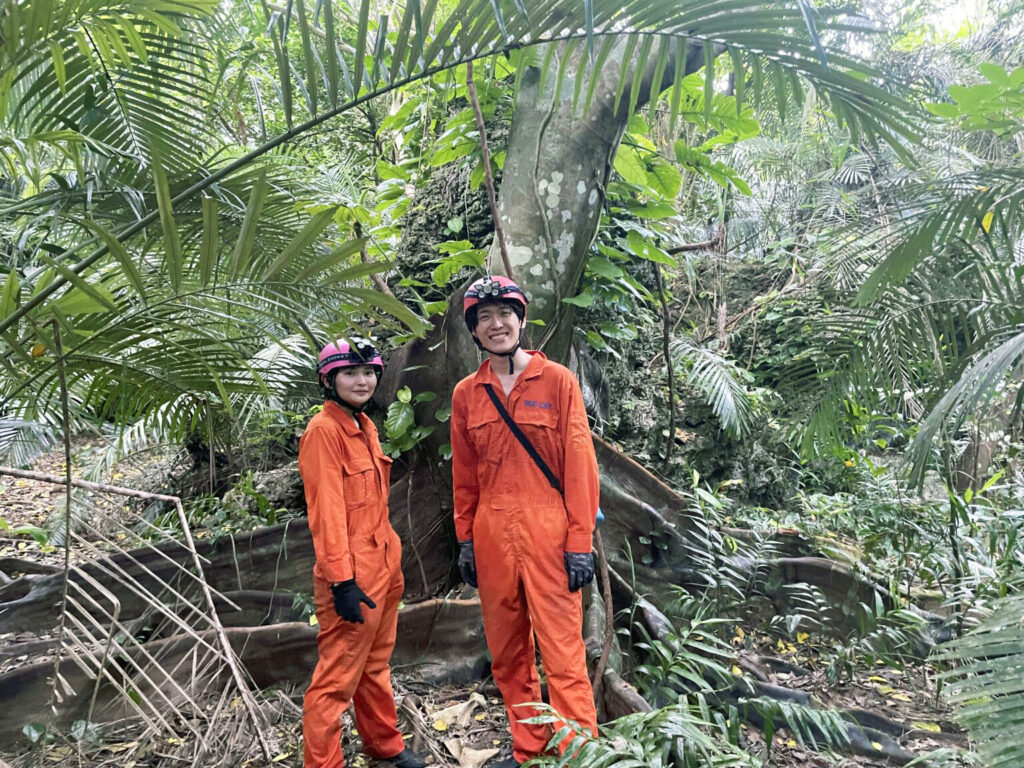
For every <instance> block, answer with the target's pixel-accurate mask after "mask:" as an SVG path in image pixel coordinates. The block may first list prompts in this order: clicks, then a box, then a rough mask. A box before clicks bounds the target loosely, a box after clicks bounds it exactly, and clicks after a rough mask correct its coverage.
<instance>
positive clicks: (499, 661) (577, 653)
mask: <svg viewBox="0 0 1024 768" xmlns="http://www.w3.org/2000/svg"><path fill="white" fill-rule="evenodd" d="M501 507H504V508H501ZM565 529H566V522H565V511H564V510H563V509H560V508H558V509H556V508H552V507H550V506H549V505H531V504H526V503H524V499H522V498H518V497H515V498H510V499H508V503H503V497H497V498H493V499H491V506H489V507H487V508H479V509H478V510H477V516H476V519H475V521H474V531H473V539H474V548H475V553H476V563H477V576H478V580H479V584H480V607H481V611H482V613H483V620H484V632H485V633H486V635H487V647H488V649H489V650H490V652H491V658H492V660H493V661H492V672H493V674H494V681H495V683H496V684H497V685H498V688H499V690H500V691H501V694H502V696H503V697H504V699H505V707H506V709H507V711H508V716H509V722H510V724H511V730H512V742H513V756H514V757H515V759H516V760H518V761H519V762H525V761H526V760H528V759H530V758H531V757H536V756H537V755H539V754H541V753H542V752H544V751H545V750H546V749H547V744H548V742H549V741H550V739H551V735H552V730H551V728H550V727H549V726H545V725H531V724H526V723H522V722H519V721H520V720H521V719H523V718H528V717H533V716H534V715H536V714H537V713H536V711H535V710H533V709H532V708H530V707H523V706H518V705H522V704H525V703H528V702H538V701H540V695H541V694H540V685H539V682H538V676H537V668H536V664H535V661H534V658H535V657H534V644H533V632H534V630H536V632H537V637H538V639H539V641H540V649H541V659H542V660H543V662H544V668H545V671H546V672H547V676H548V688H549V691H550V694H551V705H552V706H553V707H554V708H555V709H556V710H557V711H558V712H559V713H560V714H562V715H564V716H565V717H568V718H571V719H573V720H576V721H577V722H578V723H579V724H580V725H581V726H582V727H583V728H586V729H589V730H591V731H592V732H596V727H597V714H596V711H595V709H594V697H593V693H592V691H591V689H590V681H589V678H588V676H587V667H586V652H585V650H584V647H583V635H582V629H583V627H582V623H583V619H582V601H581V597H580V594H579V593H576V594H571V593H570V592H569V581H568V577H567V576H566V573H565V567H564V565H563V561H562V555H563V553H564V545H563V542H564V541H565Z"/></svg>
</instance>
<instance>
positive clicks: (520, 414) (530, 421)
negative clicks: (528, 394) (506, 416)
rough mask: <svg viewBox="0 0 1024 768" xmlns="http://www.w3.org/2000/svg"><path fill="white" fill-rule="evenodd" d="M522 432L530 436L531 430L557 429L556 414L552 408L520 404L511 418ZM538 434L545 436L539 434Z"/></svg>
mask: <svg viewBox="0 0 1024 768" xmlns="http://www.w3.org/2000/svg"><path fill="white" fill-rule="evenodd" d="M513 418H514V419H515V420H516V423H517V424H518V425H519V426H520V427H522V428H523V432H525V433H526V434H527V435H531V436H532V432H531V429H532V430H547V429H553V430H557V429H558V412H557V411H556V410H555V409H554V408H541V407H538V406H529V405H523V404H521V405H520V406H519V408H517V409H516V415H515V416H513ZM538 434H546V433H544V432H540V433H538Z"/></svg>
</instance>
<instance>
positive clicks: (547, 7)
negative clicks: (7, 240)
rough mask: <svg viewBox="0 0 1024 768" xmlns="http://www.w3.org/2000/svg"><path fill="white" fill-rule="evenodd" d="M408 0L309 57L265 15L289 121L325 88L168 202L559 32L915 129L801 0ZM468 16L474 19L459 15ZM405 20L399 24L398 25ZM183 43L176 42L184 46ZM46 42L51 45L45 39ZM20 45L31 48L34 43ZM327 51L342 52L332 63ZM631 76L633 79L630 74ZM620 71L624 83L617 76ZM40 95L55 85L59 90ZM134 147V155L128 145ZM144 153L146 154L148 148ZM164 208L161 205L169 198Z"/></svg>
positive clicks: (172, 150)
mask: <svg viewBox="0 0 1024 768" xmlns="http://www.w3.org/2000/svg"><path fill="white" fill-rule="evenodd" d="M24 2H27V0H22V3H24ZM410 3H411V4H413V5H414V6H415V7H414V10H413V11H412V12H411V13H402V14H400V15H401V17H402V18H403V19H408V20H409V21H408V24H406V23H403V24H402V27H401V28H400V31H399V32H398V33H392V34H391V35H389V34H388V27H387V24H386V23H385V22H382V21H379V20H378V21H376V22H374V21H373V20H372V19H371V14H370V0H363V2H362V3H361V4H360V8H359V14H358V18H359V23H358V25H357V29H356V37H355V44H354V47H353V53H352V54H351V57H350V58H346V57H347V54H343V53H341V52H340V51H339V49H338V48H330V49H328V48H325V49H324V50H323V51H320V50H317V51H316V54H317V55H314V56H310V55H309V53H310V50H309V46H310V45H311V44H312V43H313V41H312V39H311V38H310V36H309V35H308V34H307V35H306V36H305V37H304V38H303V39H302V41H301V42H302V45H301V46H300V47H299V49H300V50H301V51H302V55H301V56H299V57H297V59H296V60H295V61H292V60H291V59H289V55H290V54H289V47H288V45H287V40H286V39H285V36H286V35H287V34H293V35H299V36H300V37H301V36H302V34H303V32H302V30H303V29H306V25H303V24H301V23H300V24H297V25H291V24H290V15H289V14H280V13H277V12H274V14H273V15H272V16H270V17H269V18H267V20H266V21H267V23H268V25H269V28H270V31H271V34H272V36H273V42H274V47H275V50H276V51H277V60H278V69H279V72H278V79H279V81H280V83H281V88H280V91H281V98H282V103H283V106H284V108H285V111H286V114H287V115H288V122H289V124H291V111H292V109H291V96H290V94H291V84H292V78H293V76H295V81H296V82H297V83H301V84H304V87H305V88H306V90H307V91H309V89H310V88H320V87H323V88H324V89H325V90H326V91H327V93H326V95H327V98H325V99H317V98H309V99H308V100H307V101H308V103H309V105H310V107H311V114H310V117H309V119H308V120H306V121H305V122H304V123H302V124H299V125H294V126H293V127H291V128H290V129H289V130H288V131H287V132H285V133H283V134H281V135H279V136H276V137H274V138H272V139H270V140H269V141H267V142H265V143H264V144H263V145H261V146H259V147H257V148H255V149H253V150H252V151H250V152H249V153H247V154H246V155H244V156H242V157H239V158H237V159H236V160H235V161H233V162H231V163H227V164H225V165H223V166H221V167H220V168H219V169H218V170H216V171H214V172H211V173H209V174H207V175H205V176H203V177H202V178H200V179H198V180H195V181H194V182H193V183H191V184H189V185H188V186H187V187H186V188H184V189H182V190H181V191H180V192H179V193H178V194H176V195H175V196H174V198H173V199H172V200H171V201H170V204H171V206H172V207H173V208H174V209H175V210H176V209H177V207H179V206H181V205H183V204H185V203H186V202H187V201H189V200H191V199H192V198H194V197H195V196H197V195H198V194H200V193H202V192H203V191H204V190H207V189H209V188H210V187H211V186H212V185H214V184H217V183H218V182H221V181H222V180H224V179H226V178H228V177H229V176H231V175H232V174H233V173H235V172H236V171H238V170H240V169H242V168H245V167H248V166H250V165H251V164H252V163H253V162H254V161H255V160H256V159H257V158H259V157H262V156H263V155H265V154H267V153H269V152H271V151H273V150H274V149H275V148H277V147H279V146H280V145H282V144H284V143H286V142H288V141H291V140H293V139H295V138H296V137H298V136H300V135H302V134H304V133H307V132H309V131H310V130H313V129H314V128H316V127H318V126H319V125H321V124H323V123H324V122H325V121H327V120H329V119H331V118H333V117H335V116H336V115H339V114H341V113H343V112H345V111H347V110H349V109H351V108H352V107H354V106H357V105H359V104H362V103H364V102H366V101H367V100H369V99H372V98H375V97H377V96H380V95H383V94H385V93H388V92H391V91H393V90H395V89H396V88H399V87H401V86H403V85H405V84H408V83H411V82H413V81H415V80H419V79H422V78H425V77H428V76H430V75H432V74H434V73H436V72H439V71H442V70H444V69H449V68H452V67H454V66H457V65H458V64H460V63H462V62H465V61H468V60H470V59H475V58H481V57H486V56H491V55H495V54H500V53H505V52H510V51H512V50H515V49H518V48H521V47H523V46H534V45H539V44H543V43H546V42H556V41H559V40H572V39H583V38H587V39H593V38H606V37H609V38H621V37H622V36H624V35H631V34H632V35H638V36H639V37H640V38H641V39H643V40H648V42H646V43H643V42H642V43H641V48H642V49H643V50H649V49H651V48H653V46H652V45H651V44H650V43H649V36H651V35H656V36H665V35H668V36H670V37H673V38H675V39H676V40H677V41H682V40H686V41H688V42H689V43H690V44H691V45H689V47H690V48H691V49H693V50H695V51H703V52H704V53H703V55H702V58H704V59H706V61H705V64H706V66H707V67H708V72H711V71H712V67H713V59H714V57H715V56H717V55H718V54H719V53H720V52H721V51H723V50H726V49H728V50H730V51H731V52H733V53H734V54H735V55H734V56H733V61H734V65H735V64H736V62H739V66H740V68H741V69H743V70H744V71H750V72H755V73H759V72H761V71H762V70H767V71H769V72H770V73H771V78H770V79H771V81H772V93H771V94H768V93H766V92H765V90H766V89H765V87H764V86H763V84H762V82H761V79H759V78H755V81H754V83H752V87H750V88H747V89H745V92H746V93H747V94H749V97H750V98H751V100H752V101H753V103H755V104H760V103H765V100H766V99H768V98H773V99H775V101H776V102H777V103H778V104H779V105H780V106H781V105H784V104H785V103H786V101H787V100H788V99H790V98H793V99H795V100H796V101H797V102H800V101H801V99H802V94H803V90H802V89H803V86H802V85H801V84H800V83H801V80H805V81H806V82H807V83H809V84H810V85H812V86H813V87H814V89H815V91H816V93H818V94H819V96H820V97H821V98H824V99H825V100H827V102H828V104H829V106H830V108H831V113H832V114H833V115H835V116H836V119H837V120H838V122H839V123H840V124H841V125H843V126H846V127H848V128H849V130H850V131H851V133H853V134H855V135H857V136H868V137H875V138H881V139H882V140H883V141H886V142H888V143H889V144H890V145H891V146H892V147H893V148H894V150H895V151H897V152H903V147H902V144H901V139H900V138H898V137H903V138H906V137H911V138H913V137H914V135H915V134H914V131H913V129H912V127H911V121H910V120H908V113H910V112H912V110H910V109H909V108H908V106H907V105H906V104H905V103H904V102H903V101H902V100H901V99H900V98H898V97H896V96H894V95H892V94H891V93H889V92H887V91H885V90H883V89H881V88H879V87H877V86H876V85H874V84H873V83H872V82H871V81H870V79H864V78H863V75H864V74H868V75H870V74H872V72H871V71H870V68H868V67H867V66H866V65H865V64H864V62H863V61H860V60H857V59H856V58H853V57H849V56H844V55H842V54H841V53H840V52H830V57H829V62H828V66H824V65H823V64H822V62H821V61H819V57H818V54H819V44H818V40H817V38H816V36H815V35H812V34H810V33H809V29H808V26H807V19H805V18H804V15H803V14H802V12H801V11H800V10H799V9H798V8H793V7H787V6H784V5H781V4H776V3H764V4H760V5H758V4H755V5H754V6H751V7H748V8H745V9H744V12H743V13H736V12H735V10H734V9H733V8H732V7H731V6H728V7H727V6H722V5H721V4H719V3H716V2H713V0H692V1H691V2H687V3H683V4H679V3H676V2H669V0H632V2H628V3H625V4H623V3H622V2H620V0H599V1H598V2H594V3H591V4H584V5H586V6H587V7H586V8H584V7H582V6H580V4H577V3H564V4H562V5H551V4H549V3H548V2H546V0H543V1H542V0H523V2H521V3H520V5H519V6H517V9H516V11H515V12H502V11H500V10H499V11H498V12H497V13H496V10H495V9H499V8H500V6H499V5H498V4H495V3H493V2H492V1H491V0H462V1H461V2H459V3H458V4H457V5H456V6H455V7H454V8H453V9H452V10H451V12H450V13H449V14H448V15H446V16H445V17H443V18H441V17H437V18H435V15H436V13H435V12H436V10H437V8H436V5H435V4H434V2H432V0H428V2H427V5H426V6H425V7H421V6H420V0H410ZM563 6H564V7H563ZM328 10H329V9H328ZM417 11H418V12H417ZM268 13H269V10H268ZM300 16H301V14H300ZM382 18H385V19H386V18H388V17H386V16H385V17H382ZM467 19H471V20H473V21H472V22H471V23H467V21H466V20H467ZM146 21H151V19H150V17H146ZM152 23H155V21H152ZM211 23H212V22H211ZM296 28H298V30H297V31H296ZM331 28H332V29H333V30H334V32H335V35H336V34H337V25H336V24H334V23H333V21H332V24H331ZM847 28H848V25H846V24H845V22H843V21H842V20H841V19H834V20H828V19H817V20H816V27H815V28H814V29H816V30H817V31H818V32H821V31H823V30H826V29H831V30H845V29H847ZM402 29H404V30H405V31H404V32H403V31H401V30H402ZM307 31H308V30H307ZM325 34H326V31H325ZM630 39H636V38H632V37H631V38H630ZM318 40H319V38H318ZM186 42H187V41H186ZM336 42H337V41H336ZM185 44H186V43H182V46H184V45H185ZM317 45H319V42H317ZM325 45H326V40H325ZM44 47H45V48H46V53H47V54H48V53H49V47H48V46H44ZM179 47H180V46H179ZM158 49H159V46H156V45H154V50H158ZM675 49H676V50H677V52H678V51H680V50H681V48H680V47H679V46H678V45H677V46H676V47H675ZM29 50H30V51H36V49H34V48H31V47H30V48H29ZM767 52H770V53H767ZM179 54H180V52H179ZM35 55H36V56H37V58H38V59H39V63H38V64H37V66H39V67H44V68H45V67H52V64H49V63H45V62H44V51H43V48H42V47H40V48H39V50H38V51H36V54H35ZM135 55H138V54H137V53H136V54H135ZM583 55H584V53H583V52H582V50H581V51H580V52H578V53H577V56H583ZM180 57H181V58H182V59H183V60H189V59H188V55H187V54H180ZM334 57H339V58H337V59H336V60H335V59H334ZM368 59H369V60H370V61H371V63H372V66H371V67H369V68H367V67H366V66H365V62H366V61H367V60H368ZM696 60H699V59H696ZM320 61H327V62H329V66H327V67H325V68H324V69H320V67H319V62H320ZM309 62H317V63H316V66H315V71H307V69H306V65H307V64H308V63H309ZM396 62H397V64H396ZM563 63H564V62H563ZM86 64H87V63H83V69H82V72H83V75H82V77H83V78H84V77H85V76H86V75H85V74H84V73H85V72H86V69H85V67H86ZM665 64H666V66H665V67H659V68H660V69H661V70H662V71H663V72H666V73H672V74H673V76H674V77H680V76H683V75H685V74H686V68H685V67H683V68H680V67H667V62H665ZM616 66H618V67H619V69H620V71H621V72H629V73H630V74H632V73H633V72H634V71H635V70H634V69H633V68H634V67H635V62H634V61H633V57H624V58H623V59H622V60H620V61H619V63H618V64H617V65H616ZM655 66H657V65H656V64H655ZM128 69H131V70H132V72H135V71H145V68H144V67H142V68H140V67H128ZM185 69H186V70H189V73H191V71H192V70H193V69H197V67H194V66H193V65H192V64H189V65H188V66H186V67H185ZM637 69H639V68H637ZM336 70H338V71H345V72H352V73H354V77H353V79H352V80H351V81H345V83H343V82H342V81H341V80H339V78H338V77H337V75H336ZM9 71H10V72H12V73H14V74H12V75H11V79H12V80H13V79H22V78H28V76H29V74H30V73H34V72H35V69H34V68H32V67H28V68H26V67H21V68H20V69H13V68H12V69H10V70H9ZM45 71H46V72H48V71H49V70H45ZM331 72H335V75H334V76H333V77H332V76H330V74H329V73H331ZM599 75H600V73H599V72H596V71H593V72H591V73H590V74H589V77H590V78H595V77H598V76H599ZM133 76H134V75H133ZM51 79H52V78H51ZM128 79H130V78H128ZM171 79H172V80H173V81H174V82H175V83H176V84H177V83H178V81H179V80H182V81H185V80H187V78H186V77H185V75H184V74H183V75H182V77H180V78H178V77H173V78H171ZM630 79H631V80H634V81H635V78H630ZM622 80H623V82H625V80H626V78H622ZM126 82H127V80H126ZM147 82H148V87H149V88H150V90H153V91H158V90H159V89H160V87H161V85H162V83H163V82H164V81H163V80H161V79H160V78H159V77H153V78H151V79H150V80H149V81H147ZM346 83H347V84H346ZM86 84H87V85H88V84H89V83H86ZM83 87H84V86H83ZM90 87H91V86H90ZM339 90H340V92H339ZM588 90H589V89H588ZM49 92H50V93H56V94H60V93H61V89H60V88H57V89H55V90H51V91H49ZM635 97H636V89H631V93H630V96H629V98H630V103H631V104H632V103H635ZM125 98H126V99H127V97H125ZM172 101H173V102H174V104H176V105H179V106H180V108H181V109H186V108H190V109H195V108H196V107H197V102H199V103H202V96H201V94H199V93H194V94H186V95H185V96H184V97H183V98H180V99H176V100H172ZM125 103H127V101H125ZM161 103H162V102H161ZM321 104H322V105H328V104H329V105H334V104H336V105H337V106H331V108H330V109H327V110H325V111H321V112H319V113H317V112H316V111H315V109H314V107H315V106H316V105H321ZM120 105H121V102H118V108H119V109H120V108H122V107H121V106H120ZM57 106H60V107H61V108H63V107H65V106H67V107H69V108H70V106H72V105H55V104H51V105H49V106H48V107H47V109H44V110H34V111H33V112H32V113H33V114H34V113H36V112H38V113H40V114H50V113H51V111H52V109H53V108H56V107H57ZM76 108H78V107H77V106H76ZM146 108H147V109H149V110H150V112H147V115H151V116H152V120H151V121H150V122H151V123H152V125H150V124H149V123H147V125H146V126H143V128H145V129H147V130H148V129H149V128H152V129H153V130H154V131H155V130H156V128H157V127H158V126H160V125H163V126H164V127H165V128H166V127H167V126H178V125H180V124H182V119H181V118H183V117H184V115H181V116H177V117H178V118H179V119H175V116H174V115H167V114H165V113H164V112H161V111H159V110H157V109H156V108H155V107H152V105H149V104H147V105H146ZM176 108H177V107H176ZM121 122H122V123H124V122H126V121H123V120H122V121H121ZM185 124H188V123H185ZM168 133H169V134H174V135H166V136H160V137H158V138H154V139H153V141H152V142H151V143H152V144H153V145H154V147H155V148H156V149H158V150H159V152H160V155H161V157H162V159H163V163H164V164H166V165H170V164H171V163H172V160H173V158H175V157H181V158H186V157H188V156H189V153H188V152H187V151H186V149H187V148H186V147H184V146H182V144H181V142H182V140H183V139H182V137H181V136H179V135H177V134H176V133H175V131H173V130H172V131H168ZM108 134H109V136H108ZM154 136H155V134H154ZM106 138H110V140H111V141H110V142H108V143H111V146H113V147H115V148H116V149H117V150H118V152H123V153H128V154H132V153H133V152H136V150H137V149H139V147H142V146H143V145H144V144H145V142H143V141H141V140H140V139H139V138H138V132H137V131H134V130H128V129H125V128H118V129H117V131H115V130H114V129H113V128H111V129H110V130H109V131H107V132H106V133H102V134H97V137H96V140H97V141H100V140H106ZM115 138H116V140H117V141H114V139H115ZM129 145H130V146H129ZM152 149H153V147H150V148H149V151H152ZM132 156H133V157H134V156H137V152H136V154H135V155H132ZM146 157H147V158H148V155H147V156H146ZM144 164H147V163H144ZM163 207H164V208H165V209H166V207H167V206H166V205H165V206H163ZM157 216H158V213H157V211H155V210H153V209H152V208H151V209H150V210H149V211H148V212H147V213H146V214H145V215H143V216H142V217H140V218H139V219H138V220H137V221H135V222H134V223H132V224H130V225H128V226H125V227H124V228H122V229H121V230H119V231H117V232H116V233H115V234H116V236H117V238H118V239H119V240H122V241H125V240H127V239H129V238H131V237H133V236H135V235H136V234H138V233H139V232H141V231H143V230H144V229H145V228H146V227H148V226H149V225H150V224H152V223H153V222H154V221H155V220H156V219H157ZM165 216H166V213H165ZM89 245H93V242H92V241H89V240H86V241H84V242H82V243H81V244H79V245H76V246H75V247H73V248H71V249H69V250H68V251H66V252H65V253H64V254H62V256H61V261H65V262H66V261H68V260H69V258H70V256H71V255H72V254H74V253H77V252H78V251H79V250H80V249H82V248H84V247H87V246H89ZM107 252H108V247H107V246H106V245H101V246H100V247H99V248H95V249H94V250H92V252H91V253H90V254H89V255H87V256H86V257H85V258H83V259H81V260H80V261H79V262H77V263H76V264H75V265H74V266H73V267H72V268H71V269H70V273H73V274H82V273H83V272H84V271H85V270H87V269H88V268H89V267H90V266H92V265H93V264H95V263H96V262H97V261H98V260H99V259H101V258H102V257H103V256H104V255H106V253H107ZM70 280H71V276H70V274H69V273H67V272H62V273H61V274H59V275H57V276H56V277H55V279H54V280H53V282H52V283H51V284H50V285H48V286H46V287H45V288H43V289H42V290H41V291H40V292H39V293H37V294H36V295H35V296H33V297H32V298H31V299H29V300H28V301H27V302H26V303H25V304H24V305H23V306H22V307H20V308H19V309H17V310H15V312H13V313H12V314H10V315H9V316H7V317H6V318H3V319H0V331H3V330H6V329H8V328H10V327H11V325H12V324H13V323H14V322H16V321H17V320H18V319H20V318H21V317H22V316H24V314H26V313H27V312H28V311H30V309H31V308H34V307H35V306H38V305H39V304H41V303H43V302H44V301H46V300H47V299H48V298H49V297H50V296H52V295H53V294H54V292H56V291H57V290H59V289H60V288H62V287H63V286H64V285H65V284H66V283H67V282H68V281H70Z"/></svg>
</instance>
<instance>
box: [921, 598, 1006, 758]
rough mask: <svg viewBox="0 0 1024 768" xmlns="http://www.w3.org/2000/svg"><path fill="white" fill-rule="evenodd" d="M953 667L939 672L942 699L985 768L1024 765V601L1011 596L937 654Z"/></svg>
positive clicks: (998, 603)
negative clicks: (951, 708) (949, 704)
mask: <svg viewBox="0 0 1024 768" xmlns="http://www.w3.org/2000/svg"><path fill="white" fill-rule="evenodd" d="M933 658H935V660H937V661H942V662H945V663H947V664H950V665H952V668H951V669H949V670H948V671H946V672H943V673H942V675H941V679H942V680H943V681H944V683H945V688H944V692H945V696H946V698H947V699H948V700H949V701H950V702H952V703H953V704H954V706H955V707H956V719H957V720H958V721H959V722H960V723H961V724H963V725H964V726H965V727H966V728H967V729H968V730H969V731H970V733H971V736H972V739H973V744H974V746H975V748H976V749H977V751H978V753H979V755H980V757H981V760H982V763H983V764H984V765H985V766H986V767H987V768H1013V767H1014V766H1018V765H1021V762H1022V761H1024V740H1022V739H1021V738H1020V737H1019V733H1020V727H1019V726H1020V723H1021V722H1022V720H1024V596H1022V595H1020V594H1011V595H1009V596H1007V597H1004V598H1002V599H1000V600H998V601H997V602H996V603H995V604H994V605H993V606H992V612H991V614H990V615H989V616H988V617H987V618H986V619H984V620H983V621H982V622H981V624H979V625H978V627H976V628H975V629H974V630H973V631H971V632H969V633H968V634H966V635H964V636H963V637H962V638H960V639H959V640H954V641H953V642H952V643H949V644H947V645H945V646H942V647H940V648H939V650H938V652H937V653H936V655H935V656H934V657H933Z"/></svg>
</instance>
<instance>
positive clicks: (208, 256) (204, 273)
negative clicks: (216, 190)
mask: <svg viewBox="0 0 1024 768" xmlns="http://www.w3.org/2000/svg"><path fill="white" fill-rule="evenodd" d="M202 207H203V240H202V243H200V246H199V279H200V280H201V282H202V285H203V287H204V288H205V287H206V286H207V285H209V284H210V277H211V276H212V275H213V267H214V265H215V264H216V263H217V256H218V249H219V240H220V214H219V212H218V205H217V198H215V197H210V196H208V195H207V196H204V197H203V201H202Z"/></svg>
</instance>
